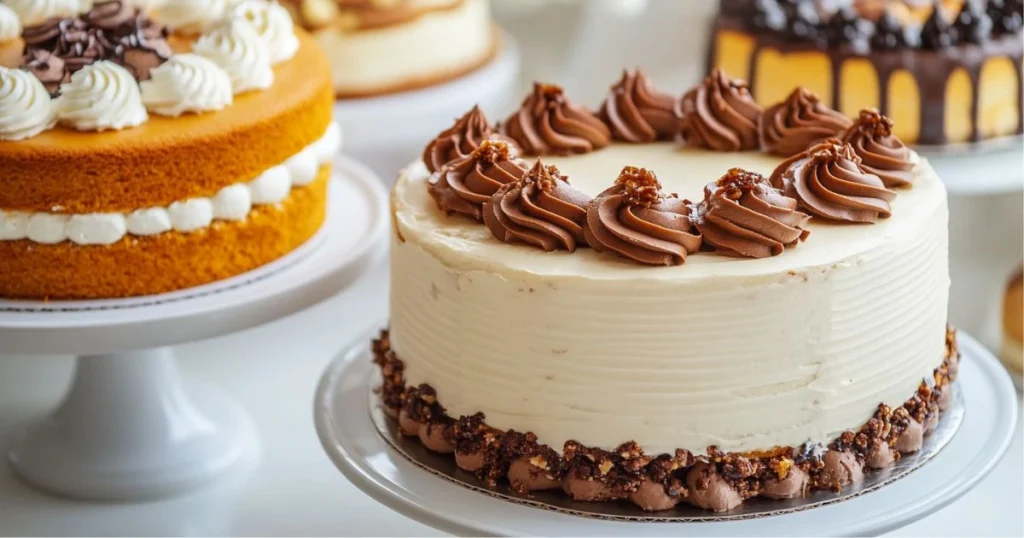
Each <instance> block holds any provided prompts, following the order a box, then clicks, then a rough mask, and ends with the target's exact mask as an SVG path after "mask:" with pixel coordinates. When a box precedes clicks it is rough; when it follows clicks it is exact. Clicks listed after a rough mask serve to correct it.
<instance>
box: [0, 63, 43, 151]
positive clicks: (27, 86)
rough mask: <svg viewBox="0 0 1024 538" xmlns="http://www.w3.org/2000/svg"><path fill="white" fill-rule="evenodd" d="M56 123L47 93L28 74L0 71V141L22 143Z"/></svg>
mask: <svg viewBox="0 0 1024 538" xmlns="http://www.w3.org/2000/svg"><path fill="white" fill-rule="evenodd" d="M56 120H57V114H56V109H55V107H54V106H53V103H52V102H51V101H50V93H49V92H47V91H46V88H44V87H43V83H42V82H39V79H37V78H36V77H35V76H34V75H32V73H29V72H27V71H22V70H20V69H8V68H6V67H0V140H24V139H26V138H29V137H32V136H35V135H37V134H39V133H41V132H43V131H45V130H47V129H49V128H50V127H53V124H54V123H55V122H56Z"/></svg>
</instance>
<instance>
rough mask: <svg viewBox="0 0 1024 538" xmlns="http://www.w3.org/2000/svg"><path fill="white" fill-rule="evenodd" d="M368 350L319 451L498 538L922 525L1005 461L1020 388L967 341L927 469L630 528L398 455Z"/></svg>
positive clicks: (394, 494)
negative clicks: (756, 506)
mask: <svg viewBox="0 0 1024 538" xmlns="http://www.w3.org/2000/svg"><path fill="white" fill-rule="evenodd" d="M370 337H371V335H366V340H365V343H364V344H363V345H355V346H354V347H353V348H351V349H348V350H344V351H343V352H342V353H340V354H339V356H338V357H337V358H336V359H335V361H334V362H333V363H332V364H331V365H330V366H328V368H327V370H326V371H325V372H324V375H323V378H322V379H321V381H320V386H319V388H318V390H317V394H316V398H315V400H314V419H315V421H316V428H317V433H318V434H319V436H320V441H321V444H322V445H323V447H324V449H325V450H326V452H327V454H328V456H329V457H330V458H331V460H333V461H334V464H335V465H336V466H337V467H338V469H340V470H341V472H342V473H343V474H344V475H345V477H346V478H348V479H349V480H350V481H351V482H352V483H353V484H355V485H356V486H357V487H359V488H360V489H362V490H363V491H364V492H366V493H367V494H368V495H370V496H371V497H373V498H374V499H376V500H377V501H379V502H381V503H382V504H384V505H386V506H388V507H389V508H391V509H393V510H395V511H397V512H399V513H401V514H403V515H405V516H408V517H410V518H412V519H415V520H417V521H419V522H421V523H424V524H426V525H430V526H432V527H435V528H437V529H439V530H442V531H445V532H450V533H454V534H459V535H476V536H481V535H499V536H534V535H545V536H575V535H583V536H744V535H768V536H796V535H810V536H832V535H843V536H851V535H852V536H861V535H877V534H881V533H884V532H887V531H889V530H892V529H895V528H899V527H901V526H903V525H906V524H908V523H910V522H912V521H915V520H917V519H920V518H922V517H924V516H926V515H928V514H930V513H932V512H934V511H936V510H938V509H940V508H942V507H943V506H946V505H947V504H949V503H951V502H952V501H953V500H955V499H957V498H958V497H960V496H961V495H963V494H964V493H966V492H967V491H968V490H970V489H971V488H973V487H974V486H975V485H976V484H977V483H978V482H979V481H980V480H981V479H982V478H984V477H985V475H986V474H988V473H989V472H990V471H991V470H992V469H993V467H994V466H995V465H996V463H998V461H999V460H1000V459H1001V458H1002V456H1003V454H1004V453H1005V452H1006V450H1007V448H1008V447H1009V445H1010V442H1011V440H1012V437H1013V431H1014V428H1015V426H1016V420H1017V405H1018V404H1017V399H1016V392H1015V391H1014V388H1013V384H1012V383H1011V382H1010V379H1009V377H1008V376H1007V374H1006V371H1005V370H1003V368H1002V367H1001V366H1000V364H999V362H998V361H997V360H996V359H995V357H993V356H992V355H991V354H990V353H989V352H988V351H987V350H985V348H984V347H982V346H981V345H979V344H978V343H977V342H975V341H974V339H972V338H971V337H970V336H967V335H966V334H964V333H962V332H961V333H960V338H959V342H960V349H961V350H962V352H963V358H962V361H961V367H960V377H959V381H958V383H960V389H961V390H962V392H963V396H964V400H965V406H966V413H965V415H964V419H963V422H962V423H961V426H960V429H959V431H958V432H957V433H956V435H955V436H954V437H953V439H952V440H950V442H949V444H948V445H947V446H946V447H945V448H944V449H943V450H942V451H941V452H940V453H939V454H937V455H936V456H935V457H934V458H933V459H932V460H931V461H929V462H928V463H926V464H925V465H924V466H923V467H922V468H921V469H919V470H917V471H915V472H913V473H910V474H909V475H907V476H905V477H903V478H901V479H899V480H897V481H895V482H893V483H891V484H889V485H886V486H884V487H883V488H881V489H879V490H877V491H874V492H871V493H867V494H864V495H862V496H860V497H855V498H853V499H849V500H846V501H843V502H839V503H835V504H831V505H826V506H821V507H817V508H813V509H810V510H805V511H800V512H793V513H787V514H783V515H776V516H771V517H763V518H756V519H744V520H737V521H719V522H700V523H665V522H650V523H648V522H636V521H630V522H622V521H608V520H597V519H590V518H583V517H577V516H573V515H569V514H564V513H558V512H553V511H549V510H541V509H538V508H533V507H528V506H522V505H519V504H513V503H510V502H508V501H505V500H501V499H497V498H494V497H492V496H489V495H483V494H481V493H478V492H475V491H471V490H469V489H467V488H465V487H463V486H459V485H456V484H453V483H450V482H447V481H445V480H443V479H441V478H439V477H437V476H434V475H433V474H431V473H429V472H427V471H425V470H423V469H420V468H419V467H417V466H416V465H415V464H413V463H410V462H409V461H408V460H406V459H405V458H404V457H403V456H401V455H400V454H398V453H397V452H395V451H394V450H392V449H390V448H389V447H388V445H387V444H386V443H385V442H384V441H383V440H382V439H381V437H380V434H379V433H378V432H377V430H376V429H375V427H374V425H373V424H372V422H371V419H370V414H369V412H368V409H367V401H368V398H367V395H368V392H367V391H368V390H369V389H368V385H369V383H370V379H371V372H372V370H373V369H374V368H376V366H374V365H372V364H371V362H370V358H369V353H368V351H367V349H368V346H369V343H368V342H369V338H370Z"/></svg>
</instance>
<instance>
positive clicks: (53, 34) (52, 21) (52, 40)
mask: <svg viewBox="0 0 1024 538" xmlns="http://www.w3.org/2000/svg"><path fill="white" fill-rule="evenodd" d="M64 20H73V19H61V18H60V17H51V18H49V19H46V20H45V21H43V22H41V23H39V24H36V25H34V26H28V27H25V28H23V29H22V31H21V39H22V40H23V41H25V48H26V49H36V48H38V49H43V50H46V51H48V52H49V51H53V50H54V49H56V48H57V39H58V38H59V37H60V34H61V29H60V27H61V22H63V21H64ZM26 52H27V51H26Z"/></svg>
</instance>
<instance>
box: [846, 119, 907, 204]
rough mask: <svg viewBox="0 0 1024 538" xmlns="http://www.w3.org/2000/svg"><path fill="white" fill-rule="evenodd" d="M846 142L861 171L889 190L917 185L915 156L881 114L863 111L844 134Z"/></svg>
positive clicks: (890, 123) (888, 120)
mask: <svg viewBox="0 0 1024 538" xmlns="http://www.w3.org/2000/svg"><path fill="white" fill-rule="evenodd" d="M843 142H845V143H847V144H849V145H850V146H852V147H853V151H854V153H856V154H857V156H858V157H860V159H861V163H860V165H861V167H862V168H864V170H866V171H868V172H869V173H872V174H874V175H876V176H878V177H879V178H881V179H882V183H884V184H885V186H886V187H905V186H907V185H909V184H910V183H912V182H913V181H914V152H913V151H912V150H911V149H910V148H908V147H907V146H906V145H904V144H903V141H902V140H900V139H899V138H897V137H896V135H894V134H892V120H890V119H889V118H888V117H886V116H883V115H882V114H881V113H879V112H878V110H876V109H874V108H865V109H864V110H861V111H860V117H859V118H857V121H856V122H855V123H854V124H853V126H852V127H850V128H849V129H848V130H847V131H846V133H845V134H843Z"/></svg>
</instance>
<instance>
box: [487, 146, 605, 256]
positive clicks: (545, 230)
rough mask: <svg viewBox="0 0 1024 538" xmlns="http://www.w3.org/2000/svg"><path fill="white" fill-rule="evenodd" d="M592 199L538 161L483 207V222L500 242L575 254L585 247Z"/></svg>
mask: <svg viewBox="0 0 1024 538" xmlns="http://www.w3.org/2000/svg"><path fill="white" fill-rule="evenodd" d="M589 203H590V196H587V195H586V194H584V193H583V192H580V191H579V190H577V189H574V188H573V187H572V186H571V185H569V182H568V178H566V177H565V176H563V175H562V174H561V173H560V172H559V171H558V169H557V168H555V167H554V166H544V163H542V162H541V161H540V160H539V159H538V160H537V162H536V163H535V164H534V165H533V168H531V169H530V170H529V171H528V172H527V173H526V175H525V176H523V178H522V179H520V180H519V181H516V182H515V183H508V184H506V185H505V186H503V187H501V188H500V189H498V192H496V193H494V196H492V197H491V199H490V200H489V201H487V202H486V203H485V204H484V223H486V224H487V227H488V228H490V230H491V233H493V234H494V237H496V238H498V240H500V241H503V242H505V243H526V244H528V245H533V246H537V247H540V248H542V249H544V250H545V251H548V252H550V251H552V250H555V249H562V250H568V251H569V252H573V251H575V250H576V247H577V246H582V245H585V244H586V241H585V239H584V237H583V226H584V225H585V224H586V220H587V205H588V204H589Z"/></svg>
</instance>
